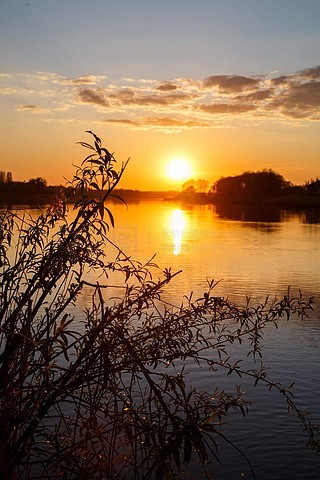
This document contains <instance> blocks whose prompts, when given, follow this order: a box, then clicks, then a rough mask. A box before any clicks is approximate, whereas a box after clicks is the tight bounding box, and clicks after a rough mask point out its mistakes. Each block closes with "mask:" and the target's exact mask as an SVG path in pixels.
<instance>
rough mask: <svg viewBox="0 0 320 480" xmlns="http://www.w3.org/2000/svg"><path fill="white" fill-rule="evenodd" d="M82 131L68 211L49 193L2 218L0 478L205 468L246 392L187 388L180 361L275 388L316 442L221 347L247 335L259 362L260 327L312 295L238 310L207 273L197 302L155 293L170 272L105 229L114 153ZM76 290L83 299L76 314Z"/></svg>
mask: <svg viewBox="0 0 320 480" xmlns="http://www.w3.org/2000/svg"><path fill="white" fill-rule="evenodd" d="M88 133H90V134H91V135H92V137H93V144H90V143H86V142H81V145H82V146H83V147H85V148H87V149H89V150H90V154H89V156H87V157H86V158H85V160H84V161H83V162H82V164H81V165H80V166H79V167H77V171H76V174H75V177H74V179H73V182H72V186H73V188H74V191H75V192H76V195H77V201H76V204H75V206H74V212H68V211H67V210H68V209H67V205H66V203H65V201H64V199H62V198H60V199H58V200H57V202H56V203H55V204H54V205H52V206H50V208H49V209H48V210H47V211H46V212H45V213H43V214H41V215H40V216H39V217H38V218H36V219H33V218H31V217H30V216H29V215H27V214H26V213H25V214H21V213H16V214H13V213H12V212H10V211H7V212H3V213H2V214H1V226H0V277H1V284H0V342H1V343H0V349H1V350H0V379H1V383H0V475H1V479H4V480H6V479H10V480H12V479H29V478H42V479H44V478H53V479H94V478H101V479H102V478H103V479H113V478H119V479H120V478H121V479H122V478H123V479H124V478H135V479H149V478H153V477H154V478H157V479H159V480H160V479H168V478H176V477H178V476H179V474H180V473H181V472H183V471H184V470H185V469H186V468H188V465H189V464H190V462H192V461H193V460H194V459H198V461H199V462H200V464H202V465H203V468H204V471H205V468H206V462H207V461H208V459H213V460H215V459H217V458H218V453H219V452H218V451H217V439H219V438H220V437H223V438H225V437H224V434H223V428H222V427H221V420H222V419H223V418H224V417H226V415H227V414H228V411H229V410H230V409H234V410H239V411H241V412H242V413H243V414H244V415H245V414H246V411H247V408H248V402H247V400H246V399H245V398H244V397H243V393H242V392H241V390H240V389H235V392H234V393H232V394H231V393H227V392H226V391H224V390H223V388H222V389H219V388H218V386H217V388H216V390H215V392H202V391H198V390H197V389H196V388H195V387H193V386H192V385H190V384H189V383H188V382H187V377H186V375H185V374H186V372H187V371H188V368H189V366H190V364H191V363H194V364H195V365H198V366H199V367H201V368H203V369H207V371H209V372H214V371H215V370H216V369H217V368H220V369H222V370H224V371H225V372H226V374H228V375H229V374H232V373H235V374H237V375H238V376H239V377H242V376H248V377H252V378H253V381H254V382H255V383H257V382H264V383H265V384H266V386H267V387H269V388H274V389H277V390H278V391H279V393H281V394H282V395H283V396H284V397H285V399H286V401H287V403H288V407H289V408H290V409H291V410H294V411H295V412H296V414H297V415H298V417H299V419H300V420H301V422H302V424H303V427H304V428H305V430H306V432H307V435H308V438H309V443H310V445H311V446H312V447H313V448H317V447H318V446H319V443H318V440H317V438H316V435H317V434H318V430H317V428H316V427H314V426H312V425H311V424H309V423H308V422H307V421H306V419H305V418H304V416H303V414H302V412H300V411H299V410H298V408H297V407H296V405H295V403H294V401H293V398H292V394H291V389H290V387H289V388H284V387H282V386H280V385H278V384H274V383H272V381H270V380H269V379H268V378H267V376H266V372H265V370H264V368H263V366H262V365H260V363H259V366H257V367H254V368H251V369H245V368H242V367H241V363H239V362H236V361H233V360H231V357H230V356H229V353H228V346H230V345H232V344H234V343H235V342H237V343H244V344H246V343H247V345H248V354H249V355H250V356H252V358H253V359H258V358H259V357H260V356H261V348H260V340H261V332H262V331H263V329H264V328H265V327H266V326H267V325H268V324H277V322H278V321H279V320H281V319H282V318H287V317H288V318H289V316H290V315H292V314H295V315H299V316H301V317H303V316H304V315H305V314H306V313H307V312H308V310H309V309H310V308H312V307H311V304H312V300H311V299H310V300H307V301H304V300H303V298H302V297H301V296H299V297H298V298H291V296H290V294H288V295H287V296H285V297H284V298H282V299H280V300H276V299H275V300H274V301H269V300H267V301H266V302H265V303H263V304H261V305H258V306H251V304H250V302H248V303H247V304H246V305H244V306H241V307H239V306H236V305H233V304H232V303H231V302H229V301H228V299H226V298H222V297H218V296H215V295H213V291H214V287H215V282H214V281H212V282H209V283H208V291H207V292H205V293H204V294H203V296H202V298H198V299H194V298H193V296H192V295H190V296H189V297H186V298H185V299H184V301H183V303H182V304H181V305H180V306H172V305H170V304H168V303H167V302H166V300H165V297H164V296H163V290H164V288H165V286H166V285H167V284H168V283H169V282H170V281H171V280H172V279H173V277H174V276H175V275H176V273H172V272H171V270H170V269H166V270H164V271H163V272H160V271H159V270H158V269H157V267H156V265H154V263H153V262H152V259H151V260H150V262H148V263H147V264H141V263H139V262H136V261H134V260H132V259H131V258H129V257H128V256H126V254H125V253H124V252H123V251H122V250H121V248H120V247H119V246H116V245H113V244H112V242H111V241H110V239H109V237H108V230H109V227H110V226H112V227H113V226H114V219H113V215H112V213H111V211H110V210H109V208H108V207H107V206H106V204H105V201H106V199H107V198H108V197H110V196H111V195H113V190H114V188H115V187H116V186H117V184H118V182H119V181H120V179H121V176H122V174H123V171H124V169H125V166H126V164H123V165H122V166H121V167H120V169H119V171H117V170H116V168H115V158H114V156H113V154H111V153H110V152H109V151H108V150H107V149H106V148H104V147H102V144H101V140H100V139H99V138H98V137H97V136H96V135H95V134H94V133H92V132H88ZM92 190H94V191H95V195H92ZM108 245H109V246H110V247H112V248H113V251H114V252H116V253H115V254H111V253H107V252H108V249H107V248H106V247H107V246H108ZM92 272H94V274H95V275H96V281H95V282H93V281H92V280H91V278H92V275H93V273H92ZM152 272H153V274H152ZM157 272H158V273H157ZM158 276H159V278H158ZM84 289H85V292H86V295H88V291H90V289H91V290H92V292H91V293H92V302H91V303H92V304H91V307H90V308H87V309H86V310H85V312H83V314H81V313H80V311H79V310H80V309H79V307H77V308H76V309H75V305H76V303H77V299H78V298H79V295H80V294H82V295H83V290H84ZM227 441H228V439H227ZM235 448H238V447H237V446H235ZM252 475H253V477H254V473H253V472H252Z"/></svg>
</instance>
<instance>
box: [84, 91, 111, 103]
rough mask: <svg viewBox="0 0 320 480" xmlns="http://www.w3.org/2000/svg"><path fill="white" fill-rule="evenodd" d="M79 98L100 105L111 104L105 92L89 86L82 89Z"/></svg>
mask: <svg viewBox="0 0 320 480" xmlns="http://www.w3.org/2000/svg"><path fill="white" fill-rule="evenodd" d="M79 98H80V100H81V101H82V102H83V103H93V104H95V105H99V106H100V107H108V106H109V102H108V101H107V99H106V98H105V96H104V94H103V92H102V91H99V90H92V89H89V88H87V89H84V90H80V92H79Z"/></svg>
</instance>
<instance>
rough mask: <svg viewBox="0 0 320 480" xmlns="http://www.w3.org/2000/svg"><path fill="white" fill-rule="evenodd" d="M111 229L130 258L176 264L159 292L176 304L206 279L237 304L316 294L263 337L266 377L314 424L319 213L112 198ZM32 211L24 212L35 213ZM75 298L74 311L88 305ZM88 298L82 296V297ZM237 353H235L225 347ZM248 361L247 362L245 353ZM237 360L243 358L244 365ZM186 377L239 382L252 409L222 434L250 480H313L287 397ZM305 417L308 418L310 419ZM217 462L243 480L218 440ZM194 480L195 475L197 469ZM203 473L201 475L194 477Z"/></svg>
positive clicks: (216, 469)
mask: <svg viewBox="0 0 320 480" xmlns="http://www.w3.org/2000/svg"><path fill="white" fill-rule="evenodd" d="M109 208H110V210H111V211H112V212H113V215H114V217H115V224H116V225H115V229H114V230H113V229H111V231H110V238H111V240H112V241H113V242H114V243H116V244H117V245H118V246H119V247H120V248H121V249H122V250H124V251H125V252H126V253H127V254H128V255H130V256H132V257H133V258H134V259H137V260H140V261H141V262H147V261H148V260H150V258H152V257H153V256H154V254H156V257H155V259H154V261H155V262H156V263H157V264H158V265H159V266H160V267H161V268H165V267H171V269H172V270H173V271H179V270H182V273H181V274H179V275H178V276H177V277H175V278H174V279H173V280H172V283H171V284H170V285H169V286H168V288H167V292H166V295H167V296H168V298H169V299H170V301H171V302H174V303H176V304H180V302H181V299H182V297H183V295H188V294H189V293H190V292H191V291H193V292H194V294H195V296H197V295H202V293H203V292H204V291H205V290H206V283H207V279H212V278H214V279H215V280H216V281H219V283H218V284H217V286H216V287H215V293H216V295H218V296H228V297H229V298H230V300H232V301H235V302H236V303H238V304H243V303H245V298H246V296H249V297H251V299H252V300H251V301H252V302H253V303H257V302H261V301H264V299H265V298H266V296H267V295H270V296H275V295H276V296H282V295H284V294H286V293H287V290H288V286H291V289H292V293H293V294H298V293H299V289H300V290H301V291H302V293H303V295H304V296H305V297H309V296H314V297H315V300H316V303H315V308H314V312H312V314H311V315H310V317H309V318H307V319H304V320H303V321H301V320H300V319H292V320H291V321H290V322H286V321H283V322H281V323H280V326H279V329H277V330H276V329H275V328H268V329H267V330H266V332H265V335H264V342H263V344H264V350H263V351H264V361H265V364H266V366H267V367H268V375H269V377H270V379H272V380H275V381H278V382H282V383H283V384H284V385H285V386H287V385H289V384H291V383H292V382H293V381H295V382H296V384H295V388H294V390H293V391H294V395H295V401H296V403H297V406H298V407H299V408H300V409H301V410H303V411H304V412H310V421H313V422H318V423H320V407H319V400H318V398H319V394H320V368H319V363H320V362H319V354H320V268H319V267H320V218H319V216H317V214H315V213H312V214H311V213H302V212H288V211H281V210H278V209H272V208H262V207H259V209H258V210H257V209H253V208H252V207H250V208H246V209H241V208H240V207H221V206H219V207H217V206H213V205H201V206H195V205H193V206H182V205H178V204H176V203H171V202H168V201H160V200H159V201H146V202H140V203H130V204H129V205H128V208H126V207H125V206H124V205H123V204H120V203H110V204H109ZM37 213H38V212H37V211H36V210H33V211H32V215H33V216H35V215H37ZM86 298H88V299H89V295H88V296H87V297H86V295H83V296H82V297H81V298H80V302H79V308H84V307H85V306H86V301H87V300H86ZM88 302H89V300H88ZM230 353H232V354H233V355H235V356H236V357H237V358H241V349H240V348H238V347H234V351H233V352H230ZM244 361H245V362H246V358H244ZM244 364H245V363H244ZM188 378H189V380H190V382H191V383H192V384H194V385H196V386H197V387H198V388H200V389H203V390H207V391H209V392H211V391H212V392H213V391H214V390H215V387H216V386H217V385H218V386H220V387H225V388H226V390H231V389H232V388H233V386H234V385H240V384H241V388H242V389H243V390H245V391H246V392H247V398H248V399H249V400H251V401H252V402H253V403H252V406H251V408H250V410H249V413H248V415H247V416H246V418H243V417H242V416H241V415H239V414H233V413H232V414H231V415H230V421H229V422H228V423H227V424H226V425H224V427H223V432H224V433H225V434H226V435H227V436H228V438H229V439H230V440H232V442H233V443H235V444H236V445H237V446H238V447H239V448H241V450H242V451H243V452H244V453H245V455H246V456H248V457H249V458H250V460H251V463H252V465H253V467H254V470H255V474H256V478H257V480H264V479H268V480H288V479H290V480H316V479H317V480H318V479H319V472H320V454H315V453H313V452H311V451H309V450H308V449H306V447H305V444H306V441H307V438H306V436H305V434H304V433H303V432H302V426H301V424H300V422H299V421H298V420H297V419H296V417H295V415H294V414H293V413H292V412H291V413H288V412H287V407H286V403H285V400H284V399H283V398H282V397H281V396H280V395H279V394H278V393H277V392H276V391H273V390H272V391H271V392H269V391H268V389H267V388H265V387H263V386H262V385H261V386H260V385H258V386H257V387H256V388H253V386H252V385H251V384H250V382H248V381H241V380H240V379H239V378H238V377H236V378H233V377H232V376H231V377H227V381H226V377H225V376H222V374H220V373H219V372H214V373H210V374H209V373H203V374H201V375H199V371H197V372H196V371H193V370H191V371H190V373H189V375H188ZM308 418H309V417H308ZM218 454H219V458H220V460H221V462H222V465H221V466H219V465H218V464H217V463H213V464H212V465H210V467H209V469H210V471H211V472H212V473H213V474H215V477H214V478H217V479H223V480H235V479H240V478H247V479H251V478H252V476H251V473H250V470H249V468H248V464H247V463H246V462H245V460H244V459H243V457H242V456H241V455H240V454H238V453H237V452H236V451H235V450H234V449H232V448H231V447H228V446H227V445H226V444H225V443H224V442H221V445H220V446H219V451H218ZM193 478H194V479H199V478H200V475H199V472H198V471H197V470H195V471H194V476H193ZM201 478H202V477H201Z"/></svg>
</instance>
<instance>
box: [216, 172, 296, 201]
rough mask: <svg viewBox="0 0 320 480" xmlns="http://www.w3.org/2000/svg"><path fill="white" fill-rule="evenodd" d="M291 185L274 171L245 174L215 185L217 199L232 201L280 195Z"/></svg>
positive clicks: (223, 178)
mask: <svg viewBox="0 0 320 480" xmlns="http://www.w3.org/2000/svg"><path fill="white" fill-rule="evenodd" d="M288 185H289V183H288V182H287V181H286V180H285V179H284V177H283V176H282V175H280V174H279V173H277V172H274V171H273V170H261V171H257V172H244V173H243V174H242V175H237V176H233V177H222V178H220V179H219V180H218V181H217V182H216V183H215V185H214V190H215V191H216V194H217V197H218V198H219V197H220V198H224V199H231V200H254V199H257V198H261V197H262V198H264V197H274V196H278V195H280V194H281V193H282V192H283V191H284V189H285V188H287V187H288Z"/></svg>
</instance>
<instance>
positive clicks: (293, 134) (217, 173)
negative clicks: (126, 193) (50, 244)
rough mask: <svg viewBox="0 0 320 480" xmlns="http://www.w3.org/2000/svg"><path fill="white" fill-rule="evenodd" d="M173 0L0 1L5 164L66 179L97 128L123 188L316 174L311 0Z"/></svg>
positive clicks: (318, 83)
mask: <svg viewBox="0 0 320 480" xmlns="http://www.w3.org/2000/svg"><path fill="white" fill-rule="evenodd" d="M169 3H170V15H168V5H169V4H168V2H160V1H159V2H150V1H147V0H141V1H139V2H138V4H135V5H134V6H133V3H132V2H129V1H128V0H119V1H117V2H111V1H110V2H98V1H97V0H92V2H78V1H76V0H69V1H68V2H63V1H62V0H56V1H55V2H50V1H48V0H43V1H41V2H39V1H30V2H20V1H18V0H10V1H4V2H1V6H0V14H1V19H2V28H1V31H0V58H1V71H0V112H1V113H0V119H1V129H0V141H1V155H0V170H2V171H6V172H7V171H10V172H12V174H13V178H14V180H19V181H24V180H28V179H29V178H32V177H38V176H41V177H44V178H45V179H46V180H47V182H48V184H55V185H56V184H64V183H65V178H67V179H70V178H71V177H72V175H73V174H74V166H73V165H74V164H79V162H81V160H82V159H83V158H84V156H85V154H86V152H83V150H82V149H81V147H79V145H78V144H77V142H79V141H88V136H87V134H86V133H85V131H86V130H92V131H94V132H95V133H96V134H97V135H98V136H100V137H101V139H102V140H103V142H104V144H105V146H106V147H107V148H108V149H109V150H110V151H112V152H114V154H115V156H116V159H117V161H118V162H119V165H121V163H122V162H124V161H126V160H127V158H128V157H130V159H131V160H130V163H129V166H128V168H127V171H126V172H125V175H124V176H123V179H122V182H121V187H123V188H132V189H140V190H151V189H153V190H166V189H170V188H172V187H173V186H174V182H175V183H176V184H177V183H178V182H179V181H181V182H183V181H184V180H186V179H188V176H189V173H188V172H187V163H186V162H189V160H188V159H190V161H191V159H197V167H196V169H197V172H195V175H199V178H204V179H206V180H208V182H209V183H210V184H212V183H213V182H214V181H216V180H217V179H218V178H219V177H221V176H228V175H237V174H241V173H242V172H244V171H248V170H250V171H254V170H259V169H269V168H271V169H274V170H275V171H278V172H279V173H280V174H282V175H283V176H284V177H285V178H286V179H287V180H288V181H291V182H293V183H296V184H304V182H305V181H307V180H309V179H311V178H316V177H318V176H319V151H320V142H319V139H320V135H319V133H320V101H319V96H320V66H318V64H319V44H320V31H319V18H320V2H316V1H311V0H306V1H305V2H302V1H300V0H293V3H294V6H293V7H292V9H291V10H290V15H288V11H287V2H279V1H277V0H270V1H269V2H252V1H249V0H244V1H243V2H238V1H235V0H230V1H228V2H225V1H222V0H214V1H212V2H208V1H204V0H199V2H194V1H191V0H186V1H185V2H180V1H177V0H173V1H172V2H169ZM231 12H232V15H230V13H231ZM252 19H254V21H252ZM40 27H41V28H40ZM91 27H92V28H93V34H92V35H90V36H88V35H86V33H85V32H87V31H88V28H89V29H90V28H91ZM12 32H15V33H14V37H13V36H12ZM164 33H165V34H164ZM258 39H259V41H257V40H258ZM284 39H286V40H285V42H284ZM174 157H181V160H180V162H181V163H180V166H179V165H178V163H177V164H175V163H174V161H173V158H174ZM166 159H167V162H169V159H172V163H171V164H170V167H169V166H168V170H166V172H164V171H163V169H164V168H166V167H164V165H166ZM182 159H185V160H184V162H182ZM191 167H192V165H191V166H190V164H189V167H188V168H189V169H192V168H191ZM176 186H177V185H176Z"/></svg>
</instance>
